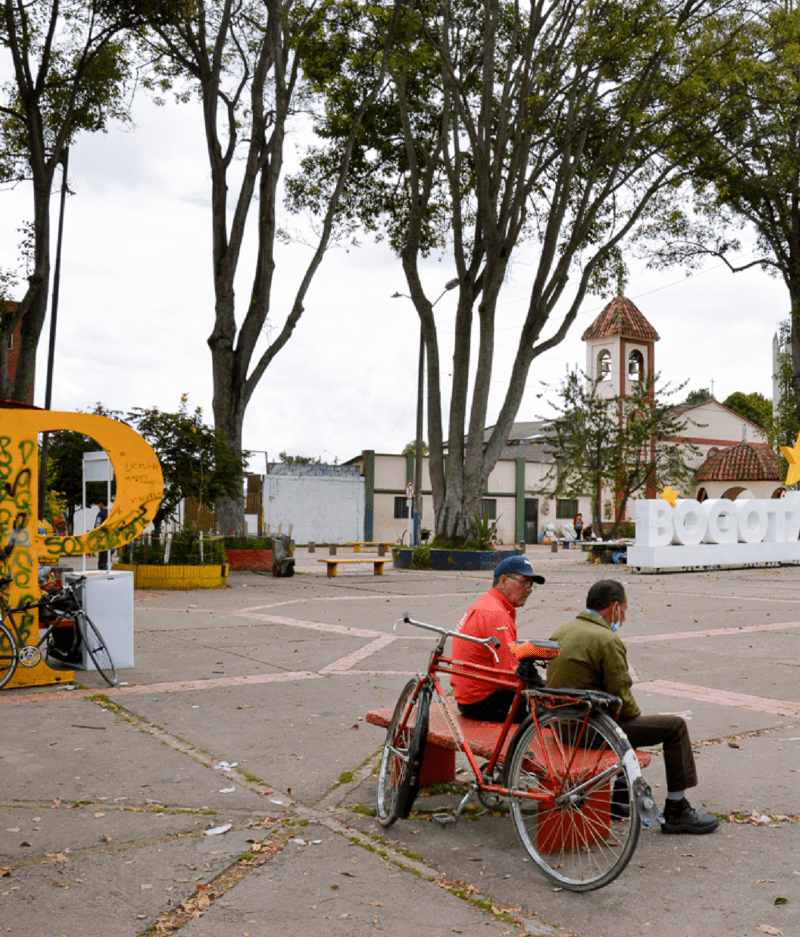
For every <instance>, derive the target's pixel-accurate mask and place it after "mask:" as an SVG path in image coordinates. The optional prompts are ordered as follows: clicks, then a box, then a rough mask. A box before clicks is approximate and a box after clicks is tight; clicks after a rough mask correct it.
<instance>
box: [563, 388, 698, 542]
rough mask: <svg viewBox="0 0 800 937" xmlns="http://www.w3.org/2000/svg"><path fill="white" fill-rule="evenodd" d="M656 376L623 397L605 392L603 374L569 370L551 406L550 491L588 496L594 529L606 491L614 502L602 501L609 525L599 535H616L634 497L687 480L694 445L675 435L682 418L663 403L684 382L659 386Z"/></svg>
mask: <svg viewBox="0 0 800 937" xmlns="http://www.w3.org/2000/svg"><path fill="white" fill-rule="evenodd" d="M657 380H658V377H657V376H656V377H655V378H653V379H650V380H644V381H639V382H637V384H635V385H634V388H633V390H632V391H631V393H629V394H628V395H627V396H625V397H619V396H616V395H614V396H607V395H606V394H604V393H603V390H602V386H603V381H602V378H598V379H597V380H595V381H590V380H589V379H588V378H587V377H586V376H585V375H584V374H583V373H582V372H580V371H572V372H570V373H569V374H568V375H567V377H566V378H565V379H564V380H563V381H562V383H561V385H560V386H559V390H558V393H559V397H558V400H557V401H556V402H553V403H552V404H551V405H552V406H553V407H554V408H555V409H556V410H557V411H558V413H559V414H560V416H559V417H558V418H557V419H555V420H554V421H553V423H552V425H551V428H550V431H549V437H548V441H547V444H548V447H549V448H550V449H551V450H552V452H553V456H554V458H555V471H556V473H557V475H556V479H555V482H556V496H561V497H569V498H579V497H582V496H585V495H586V494H587V493H588V494H590V495H591V503H592V527H593V529H594V530H596V531H601V530H603V525H602V524H601V520H602V518H603V492H604V489H610V490H611V492H613V493H614V495H615V498H614V503H613V506H612V503H611V502H607V504H608V508H609V509H610V510H608V512H607V516H608V517H609V518H613V524H612V526H611V528H610V529H609V530H607V531H605V535H604V536H605V539H611V538H613V537H614V536H616V534H617V531H618V529H619V525H620V523H621V521H622V518H623V515H624V513H625V509H626V507H627V504H628V501H629V499H630V498H631V497H632V496H633V495H635V494H637V493H639V492H642V491H645V490H646V489H647V488H659V487H662V486H663V485H665V484H672V485H677V484H679V483H681V482H683V481H688V480H689V479H690V478H691V470H690V469H689V467H688V466H687V464H686V456H687V455H689V454H694V453H696V452H697V449H696V447H695V446H694V445H692V444H691V443H689V442H688V441H687V440H686V439H685V438H683V439H682V437H683V436H684V433H685V430H686V426H687V422H689V421H688V420H687V418H686V417H684V416H682V415H681V414H680V412H679V411H676V409H675V407H674V406H673V405H671V404H668V403H667V402H666V401H665V398H667V397H670V396H672V395H673V394H676V393H678V392H679V391H680V390H681V389H682V386H683V385H681V386H679V387H672V386H670V385H666V386H664V387H661V388H658V387H657V386H656V382H657ZM676 438H677V439H678V440H679V441H678V442H675V441H668V440H675V439H676Z"/></svg>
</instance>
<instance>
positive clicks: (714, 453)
mask: <svg viewBox="0 0 800 937" xmlns="http://www.w3.org/2000/svg"><path fill="white" fill-rule="evenodd" d="M718 452H719V449H717V447H716V446H712V447H711V448H710V449H709V450H708V452H707V453H706V458H707V459H710V458H711V456H712V455H716V454H717V453H718Z"/></svg>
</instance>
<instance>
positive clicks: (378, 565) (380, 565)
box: [372, 560, 384, 576]
mask: <svg viewBox="0 0 800 937" xmlns="http://www.w3.org/2000/svg"><path fill="white" fill-rule="evenodd" d="M383 567H384V561H383V560H381V561H380V563H373V564H372V568H373V569H374V570H375V575H376V576H382V575H383Z"/></svg>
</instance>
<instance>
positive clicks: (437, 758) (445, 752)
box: [367, 707, 650, 787]
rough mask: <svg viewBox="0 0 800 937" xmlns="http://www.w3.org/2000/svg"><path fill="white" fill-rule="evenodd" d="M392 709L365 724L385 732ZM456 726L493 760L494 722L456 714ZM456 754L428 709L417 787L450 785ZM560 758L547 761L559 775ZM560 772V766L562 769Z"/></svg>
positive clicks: (441, 720)
mask: <svg viewBox="0 0 800 937" xmlns="http://www.w3.org/2000/svg"><path fill="white" fill-rule="evenodd" d="M393 712H394V710H392V709H376V710H373V711H372V712H368V713H367V722H369V723H371V724H372V725H375V726H381V727H383V728H387V727H388V725H389V722H390V721H391V718H392V714H393ZM454 717H455V720H456V723H457V724H458V727H459V729H460V730H461V734H462V735H463V736H464V741H465V742H466V743H467V745H468V746H469V747H470V749H471V750H472V752H473V754H474V755H475V756H476V758H486V759H489V758H491V756H492V752H493V751H494V747H495V745H496V744H497V739H498V738H499V736H500V730H501V729H502V724H501V723H497V722H481V721H479V720H477V719H467V718H466V717H464V716H462V715H460V714H458V713H455V714H454ZM515 731H516V729H514V728H512V730H511V731H510V732H509V733H508V735H507V737H506V740H505V743H504V745H503V749H502V751H501V753H500V758H499V759H498V763H499V764H502V763H503V761H504V760H505V754H506V751H507V749H508V746H509V744H510V743H511V739H512V738H513V737H514V732H515ZM458 750H459V748H458V745H457V744H456V740H455V739H454V738H453V733H452V732H451V730H450V727H449V726H448V724H447V721H446V720H445V717H444V716H443V715H442V713H441V711H440V710H439V709H438V708H436V707H431V711H430V724H429V726H428V742H427V745H426V747H425V754H424V755H423V759H422V772H421V775H420V786H421V787H430V786H431V785H432V784H444V783H446V782H447V781H452V780H453V778H455V776H456V752H457V751H458ZM636 756H637V758H638V759H639V764H640V765H641V766H642V767H643V768H646V767H647V766H648V765H649V764H650V755H649V754H648V753H647V752H644V751H637V752H636ZM559 760H560V757H559V756H558V755H556V754H555V752H554V751H551V755H550V761H551V763H552V764H553V768H554V770H556V771H558V768H559V764H558V762H559ZM562 769H563V765H562Z"/></svg>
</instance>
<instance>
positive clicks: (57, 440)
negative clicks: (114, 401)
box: [45, 403, 122, 534]
mask: <svg viewBox="0 0 800 937" xmlns="http://www.w3.org/2000/svg"><path fill="white" fill-rule="evenodd" d="M88 412H89V413H94V414H96V415H97V416H106V417H109V418H110V419H112V420H119V419H122V414H121V413H119V412H118V411H116V410H107V409H106V408H105V407H104V406H103V405H102V404H101V403H96V404H95V406H94V408H93V409H92V410H90V411H88ZM101 448H102V446H100V444H99V443H96V442H95V441H94V440H93V439H91V438H90V437H89V436H84V435H82V434H81V433H73V432H59V433H50V435H49V441H48V452H47V488H46V499H47V498H48V497H51V496H55V497H57V498H58V499H59V501H60V502H62V503H63V504H64V506H65V513H66V518H67V530H68V531H69V533H70V534H72V533H74V530H75V527H74V521H75V509H76V508H77V507H78V506H79V505H80V504H81V503H82V501H83V487H82V485H83V456H84V453H86V452H99V451H100V450H101ZM115 484H116V482H112V488H111V490H112V492H113V491H114V487H115ZM105 497H106V484H105V482H88V483H87V485H86V502H87V504H89V505H91V504H95V503H96V502H97V499H98V498H105ZM45 503H46V504H47V501H46V502H45ZM56 516H57V515H56ZM47 517H48V519H53V517H54V516H51V515H47Z"/></svg>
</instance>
